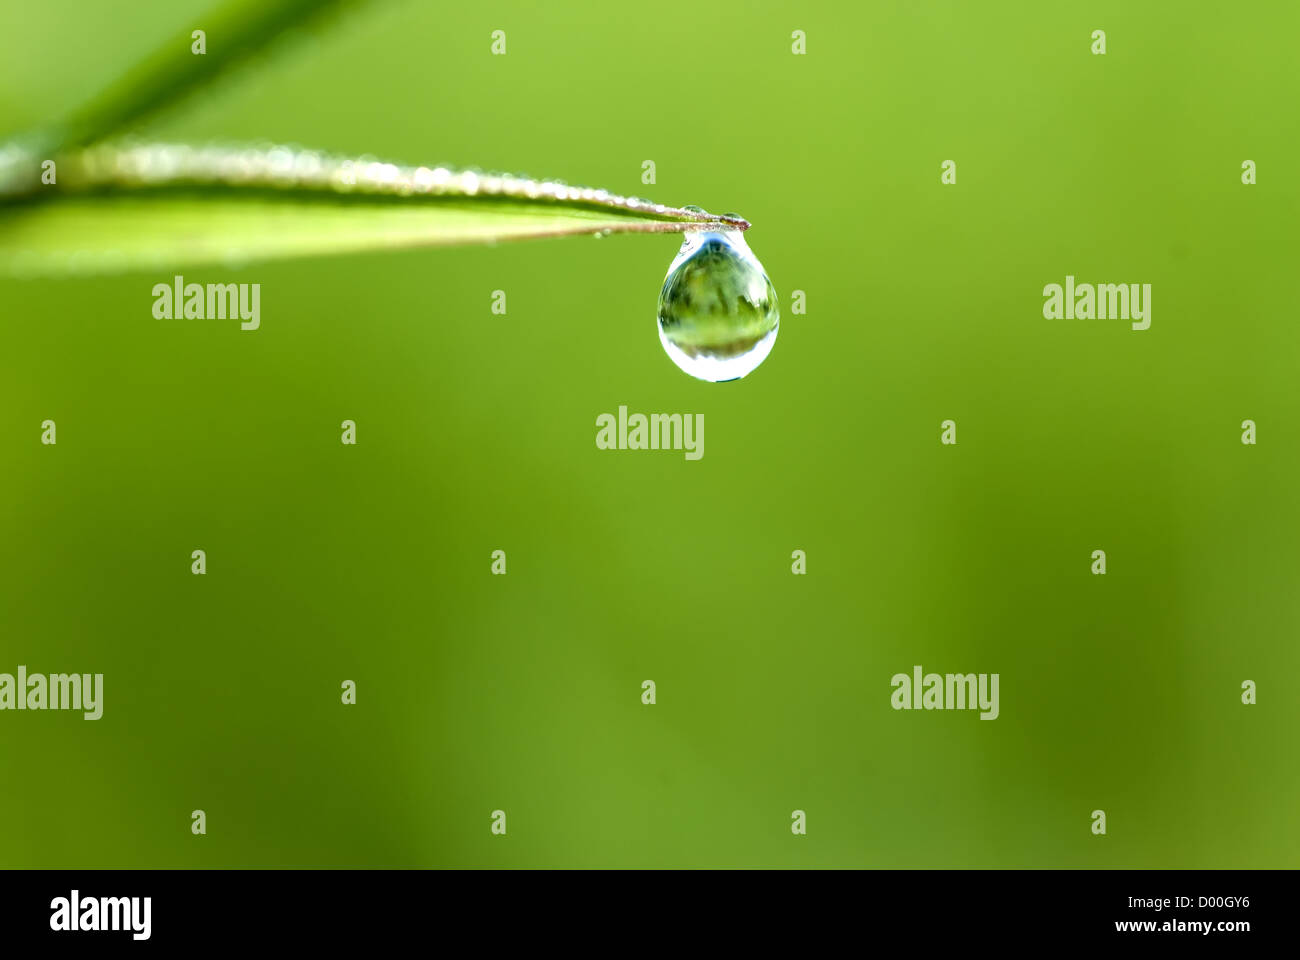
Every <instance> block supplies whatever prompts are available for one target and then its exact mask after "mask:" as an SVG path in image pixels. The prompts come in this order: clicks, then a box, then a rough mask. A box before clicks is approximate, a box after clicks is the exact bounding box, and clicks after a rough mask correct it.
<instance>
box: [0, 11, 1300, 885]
mask: <svg viewBox="0 0 1300 960" xmlns="http://www.w3.org/2000/svg"><path fill="white" fill-rule="evenodd" d="M206 7H207V4H206V3H205V2H195V0H133V2H132V3H131V4H130V5H128V6H127V7H118V6H115V5H111V4H100V3H90V2H68V0H50V2H46V3H43V4H38V5H33V4H30V3H20V2H16V0H4V2H3V3H0V37H2V38H3V40H2V41H0V44H2V45H3V50H4V56H3V57H0V118H2V119H3V124H2V125H3V127H4V128H5V132H13V131H15V130H19V129H24V128H28V127H31V126H35V125H39V124H41V123H43V122H47V121H49V120H51V119H54V118H58V117H61V116H63V115H65V114H66V113H68V111H69V110H70V109H72V108H73V107H75V106H77V105H79V104H80V103H82V102H84V101H85V100H86V99H87V98H88V97H89V96H91V95H92V94H93V93H94V92H95V91H96V90H98V89H99V88H101V87H102V86H103V85H104V84H106V83H107V82H108V81H110V80H111V79H113V78H114V77H116V76H117V75H119V74H120V73H121V72H122V71H123V70H124V69H125V68H126V67H127V66H128V65H129V64H131V63H132V62H134V61H135V60H136V59H138V58H139V57H140V56H142V55H143V54H144V53H146V52H148V51H149V50H151V49H152V48H153V47H154V46H155V45H157V44H158V43H159V42H160V41H162V40H163V39H165V38H166V37H168V36H171V35H174V34H175V33H176V31H177V30H183V31H188V30H189V29H190V28H191V26H193V27H202V25H203V13H204V11H205V9H206ZM495 29H502V30H505V31H506V33H507V38H508V53H507V55H506V56H504V57H493V56H491V55H490V54H489V47H490V42H491V41H490V34H491V31H493V30H495ZM795 29H802V30H804V31H806V33H807V51H808V52H807V54H806V55H805V56H793V55H792V54H791V49H790V44H791V39H790V35H791V31H792V30H795ZM1094 29H1104V30H1106V32H1107V44H1108V53H1107V54H1106V56H1104V57H1100V56H1092V55H1091V54H1090V52H1089V47H1090V44H1091V40H1090V34H1091V32H1092V31H1093V30H1094ZM1298 32H1300V8H1298V7H1297V6H1296V5H1295V4H1294V3H1290V2H1277V3H1234V4H1228V3H1222V4H1219V3H1214V4H1210V3H1199V4H1198V3H1190V4H1179V5H1175V4H1169V3H1154V2H1151V3H1131V2H1112V3H1052V4H1044V3H1036V2H1035V3H1030V2H1024V3H1007V2H1002V3H995V4H968V3H957V2H952V3H934V2H916V3H905V2H889V3H880V2H872V3H869V4H857V3H849V2H844V3H821V4H800V5H797V6H796V5H786V4H760V3H735V2H731V3H708V4H704V3H698V2H691V0H669V2H662V3H655V4H642V5H639V6H637V7H622V6H611V7H609V8H602V7H599V6H596V5H592V4H588V3H577V2H573V0H568V2H565V3H547V4H534V3H531V2H518V3H479V4H461V5H451V4H433V3H417V2H411V0H395V2H390V3H387V4H382V5H380V6H378V7H376V8H373V9H371V10H368V11H366V12H364V13H361V14H356V15H351V16H348V17H347V18H346V19H345V20H344V21H343V22H342V23H341V24H339V25H338V26H337V27H336V28H335V29H333V30H332V31H330V32H328V33H325V34H321V35H319V36H312V37H309V38H308V39H306V40H305V41H304V42H303V43H301V44H299V45H297V46H294V47H292V48H290V49H287V50H285V51H284V52H283V54H282V55H280V56H278V57H276V58H275V59H274V60H272V61H269V62H267V63H264V64H261V65H259V66H258V67H257V68H256V69H254V70H252V71H250V72H245V73H241V74H239V75H237V76H233V77H231V78H229V80H228V82H226V83H224V84H223V85H221V86H220V87H219V88H214V89H213V90H211V91H210V92H209V93H206V94H204V95H203V96H202V97H201V98H200V99H198V100H195V101H190V102H187V103H186V105H185V106H184V108H183V109H182V110H181V111H180V112H179V113H178V114H175V115H172V116H170V117H168V118H166V119H165V120H164V121H162V122H161V123H159V124H158V125H156V126H155V127H153V128H151V132H152V133H154V134H156V135H158V136H159V137H165V138H174V139H182V138H184V139H196V140H207V139H219V140H261V139H268V138H269V139H274V140H277V141H282V142H296V143H301V144H304V145H308V146H312V147H318V148H322V149H328V150H333V151H339V152H349V153H365V152H369V153H373V154H376V155H378V156H380V157H384V158H387V159H393V160H398V161H403V162H414V163H421V162H424V163H433V162H449V163H455V164H462V165H478V166H481V167H483V168H486V169H499V170H511V171H518V172H527V173H529V174H531V175H534V176H555V177H561V178H564V179H566V180H568V181H569V182H573V183H585V184H593V185H597V186H604V187H608V188H610V189H612V190H617V191H621V192H629V193H634V194H645V195H647V196H650V197H651V198H653V199H655V200H658V201H662V202H667V203H698V204H701V205H703V206H705V207H706V208H708V209H711V210H738V211H740V212H741V213H743V214H744V215H745V216H746V217H748V218H749V219H750V220H751V221H752V222H753V223H754V227H753V229H752V230H751V231H750V233H749V241H750V244H751V245H752V246H753V248H754V251H755V252H756V254H757V255H758V256H759V257H760V258H761V259H762V260H763V262H764V264H765V265H766V267H767V269H768V272H769V274H770V275H771V277H772V279H773V281H774V283H775V285H776V288H777V290H778V291H779V293H780V295H781V298H782V304H783V316H782V324H781V333H780V337H779V339H778V342H777V344H776V348H775V350H774V351H773V353H772V356H771V357H770V358H769V359H768V360H767V362H766V363H765V364H764V365H763V366H762V367H761V368H759V369H758V370H757V371H756V372H755V373H754V374H752V375H751V376H750V377H749V378H747V379H745V380H743V381H739V382H736V383H729V384H719V385H713V384H707V383H701V382H696V381H694V380H691V379H690V378H688V377H687V376H685V375H684V374H682V373H681V372H679V371H678V370H677V369H676V368H675V367H674V366H673V365H672V363H671V362H670V361H669V360H668V358H667V357H666V356H665V355H664V353H663V350H662V349H661V347H660V345H659V343H658V338H657V334H656V330H655V323H654V310H655V297H656V295H657V293H658V290H659V287H660V284H661V282H662V280H663V272H664V270H665V268H666V267H667V264H668V262H669V261H670V260H671V259H672V257H673V254H674V253H675V251H676V247H677V240H675V239H674V238H672V237H662V236H658V237H612V238H608V239H602V240H600V241H599V242H597V241H595V240H591V239H589V238H581V239H569V240H551V241H538V242H529V243H522V244H516V245H509V246H501V247H496V248H487V247H483V248H463V249H449V250H436V251H411V252H403V253H398V254H390V255H382V254H376V255H365V256H352V257H341V258H335V259H323V260H317V261H299V262H287V263H271V264H261V265H252V266H249V267H247V268H244V269H242V270H238V271H233V270H190V271H182V272H184V273H185V274H186V276H187V279H190V280H194V281H198V282H209V281H223V282H258V283H261V285H262V328H261V329H260V330H259V331H257V332H256V333H243V332H241V331H240V330H239V329H238V325H237V323H233V322H222V321H193V320H191V321H183V320H178V321H165V320H162V321H160V320H155V319H154V318H153V316H152V314H151V307H152V296H151V293H150V290H151V287H152V285H153V284H154V283H156V282H159V281H162V280H166V279H167V277H165V276H154V275H152V274H150V275H143V274H133V275H125V276H119V277H112V278H107V279H79V280H74V281H63V282H52V281H34V280H28V281H18V280H4V281H0V311H2V313H0V317H2V319H0V671H4V672H10V673H12V672H13V671H14V669H15V668H16V666H17V664H19V663H23V664H26V666H27V667H28V670H29V671H32V672H44V673H50V672H63V671H78V672H83V671H84V672H101V673H103V674H104V675H105V688H106V693H105V710H104V716H103V718H102V719H101V720H99V721H97V722H93V723H92V722H86V721H84V720H82V719H81V718H80V716H79V715H75V714H71V713H56V712H44V713H39V712H38V713H31V712H24V713H9V712H5V713H4V714H0V772H2V777H0V779H2V784H3V789H0V824H3V832H4V840H3V843H2V844H0V865H4V866H19V867H37V866H57V867H137V866H138V867H235V866H256V867H281V866H322V867H332V866H339V867H343V866H383V867H416V866H421V867H423V866H439V867H444V866H445V867H490V866H515V867H550V866H561V867H578V866H604V867H624V866H628V867H630V866H639V867H669V866H699V867H737V866H738V867H769V866H771V867H776V866H822V867H827V866H834V867H840V866H866V867H875V866H880V867H897V866H904V867H906V866H919V867H938V866H956V867H965V866H971V867H1025V866H1028V867H1058V866H1060V867H1067V866H1070V867H1102V866H1124V867H1295V866H1298V865H1300V816H1298V814H1297V801H1296V797H1297V795H1298V794H1300V768H1298V765H1297V764H1298V761H1297V749H1296V733H1297V729H1298V728H1300V697H1298V696H1297V691H1296V676H1297V673H1298V672H1300V654H1298V653H1297V637H1298V636H1300V590H1297V576H1298V575H1300V561H1298V560H1297V556H1296V539H1297V538H1296V531H1297V526H1298V524H1300V503H1298V502H1297V498H1296V485H1295V478H1296V475H1297V468H1300V454H1298V451H1300V420H1298V419H1297V414H1300V407H1298V405H1297V402H1296V376H1295V370H1296V365H1297V361H1298V360H1300V356H1298V348H1300V334H1298V333H1297V326H1296V322H1295V313H1296V299H1295V294H1294V277H1295V265H1296V254H1297V243H1296V223H1297V213H1298V210H1297V206H1298V205H1297V186H1296V184H1297V163H1298V161H1300V137H1298V136H1297V126H1296V122H1295V119H1296V99H1297V97H1296V95H1297V92H1298V89H1300V81H1298V80H1297V73H1296V67H1295V52H1294V50H1295V37H1296V36H1297V33H1298ZM208 42H209V45H210V47H211V45H212V44H214V43H218V42H220V38H219V37H211V36H210V37H209V38H208ZM647 159H651V160H654V161H655V163H656V165H657V174H658V182H657V184H656V185H654V186H653V187H650V186H643V185H642V184H641V180H640V175H641V169H642V168H641V164H642V161H644V160H647ZM947 159H951V160H954V161H956V163H957V168H958V182H957V185H955V186H941V184H940V164H941V162H942V161H944V160H947ZM1245 159H1252V160H1254V161H1256V163H1257V164H1258V170H1259V174H1258V176H1259V183H1258V185H1256V186H1251V187H1247V186H1243V185H1242V184H1241V182H1240V170H1241V163H1242V161H1243V160H1245ZM1067 273H1071V274H1074V275H1075V276H1076V277H1077V278H1078V279H1079V280H1080V281H1081V282H1084V281H1091V282H1143V283H1151V284H1152V285H1153V297H1152V300H1153V313H1152V324H1151V328H1150V329H1149V330H1147V331H1145V332H1135V331H1132V330H1130V329H1129V325H1128V324H1127V323H1126V322H1124V321H1112V320H1106V321H1102V320H1091V321H1088V320H1075V321H1049V320H1045V319H1044V318H1043V316H1042V295H1041V290H1042V287H1043V285H1044V284H1046V283H1051V282H1056V283H1061V282H1063V281H1064V277H1065V275H1066V274H1067ZM497 289H501V290H505V291H506V292H507V296H508V313H507V315H505V316H496V315H493V314H492V313H491V311H490V298H491V294H492V291H493V290H497ZM793 289H801V290H804V291H806V292H807V304H808V312H807V315H805V316H794V315H791V313H790V311H789V302H790V301H789V297H790V291H791V290H793ZM619 404H627V405H628V406H629V407H630V408H631V409H632V410H633V411H641V412H645V413H651V412H690V413H703V414H704V416H705V422H706V431H705V456H704V458H703V459H702V460H700V461H699V462H688V461H686V460H685V459H684V458H683V457H682V455H681V454H680V453H673V452H639V453H633V452H609V451H601V450H598V449H597V448H596V446H595V443H594V438H595V432H596V431H595V419H596V417H597V415H598V414H600V413H603V412H616V411H617V408H618V406H619ZM46 418H52V419H54V420H56V421H57V423H58V444H57V446H55V447H45V446H42V445H41V444H40V442H39V437H40V423H41V421H42V420H44V419H46ZM345 418H350V419H354V420H355V421H356V422H357V424H358V443H357V445H356V446H355V447H347V446H343V445H342V444H340V442H339V424H340V422H341V421H342V420H344V419H345ZM948 418H952V419H954V420H956V421H957V424H958V439H959V442H958V444H957V446H955V447H945V446H941V445H940V443H939V433H940V428H939V425H940V422H941V421H942V420H944V419H948ZM1246 418H1251V419H1254V420H1255V421H1256V422H1257V424H1258V429H1259V443H1258V444H1257V445H1256V446H1245V445H1243V444H1242V443H1241V442H1240V433H1241V431H1240V424H1241V421H1242V420H1243V419H1246ZM197 548H201V549H204V550H206V551H207V556H208V574H207V575H206V576H205V577H196V576H192V575H191V574H190V552H191V551H192V550H194V549H197ZM498 548H499V549H504V550H505V551H506V552H507V556H508V571H509V572H508V574H507V575H506V576H505V577H494V576H491V575H490V574H489V566H490V554H491V552H492V551H493V550H495V549H498ZM794 549H803V550H805V551H807V556H808V573H807V575H806V576H803V577H798V576H792V575H791V570H790V556H791V551H792V550H794ZM1094 549H1104V550H1106V552H1107V555H1108V565H1109V572H1108V573H1107V575H1106V576H1104V577H1099V576H1092V575H1091V574H1090V572H1089V566H1090V562H1091V561H1090V554H1091V552H1092V551H1093V550H1094ZM917 663H919V664H922V665H923V666H924V667H925V668H926V670H927V671H929V670H936V671H939V672H966V671H971V672H986V673H993V672H996V673H999V674H1000V675H1001V691H1000V692H1001V716H1000V718H999V719H998V720H996V721H995V722H982V721H979V720H978V719H977V717H976V715H975V714H974V713H969V712H956V711H953V712H901V711H900V712H896V711H894V710H892V709H890V705H889V694H890V686H889V679H890V677H891V676H892V675H893V674H895V673H897V672H909V671H910V670H911V667H912V665H913V664H917ZM344 679H351V680H355V681H356V683H357V684H358V704H357V705H356V706H354V707H344V706H342V705H341V704H340V698H339V687H340V683H341V681H343V680H344ZM645 679H653V680H655V681H656V683H657V684H658V703H657V704H656V705H655V706H653V707H647V706H643V705H642V704H641V702H640V692H641V682H642V681H643V680H645ZM1246 679H1251V680H1254V681H1256V682H1257V683H1258V684H1259V702H1258V704H1257V705H1255V706H1243V705H1242V703H1241V702H1240V685H1241V682H1242V681H1243V680H1246ZM196 808H202V809H203V810H205V811H206V813H207V816H208V833H207V835H206V836H202V837H196V836H193V835H191V833H190V829H189V826H190V811H191V810H193V809H196ZM498 808H499V809H504V810H505V811H506V812H507V816H508V831H509V832H508V834H507V835H506V836H505V837H497V836H493V835H492V834H491V833H490V832H489V816H490V813H491V811H493V810H495V809H498ZM1097 808H1101V809H1104V810H1105V811H1106V813H1107V817H1108V835H1107V836H1105V837H1094V836H1093V835H1092V834H1091V832H1090V829H1089V827H1090V824H1091V821H1090V818H1089V815H1090V813H1091V811H1093V810H1094V809H1097ZM795 809H802V810H805V811H806V812H807V816H808V835H807V836H806V837H795V836H792V834H791V831H790V826H789V825H790V815H791V811H792V810H795Z"/></svg>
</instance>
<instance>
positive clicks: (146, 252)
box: [0, 144, 749, 276]
mask: <svg viewBox="0 0 1300 960" xmlns="http://www.w3.org/2000/svg"><path fill="white" fill-rule="evenodd" d="M58 171H59V175H58V179H57V182H56V183H54V184H49V185H45V186H43V187H39V191H40V192H38V193H34V194H33V193H32V192H30V191H26V190H20V191H17V192H16V193H14V194H12V195H10V196H9V197H8V198H4V199H0V272H4V273H8V274H11V275H16V276H40V275H60V274H64V275H67V274H74V275H75V274H90V273H103V272H117V271H123V270H162V269H170V268H172V267H180V266H197V265H205V264H223V265H229V264H242V263H247V262H251V261H257V260H265V259H275V258H285V257H304V256H319V255H322V254H330V253H347V252H355V251H361V250H378V249H399V248H405V247H418V246H446V245H452V244H465V243H493V242H497V241H504V240H519V239H529V238H543V237H561V236H574V235H581V234H587V235H593V234H595V235H607V234H612V233H670V232H685V231H690V230H746V229H748V227H749V224H748V222H747V221H745V220H744V219H742V218H740V217H737V216H734V215H727V216H718V215H715V214H710V213H706V212H705V211H703V210H699V209H697V208H683V207H671V206H666V205H664V204H659V203H654V202H652V201H649V200H642V199H639V198H635V197H625V196H620V195H617V194H613V193H610V192H609V191H606V190H598V189H593V188H589V187H573V186H569V185H567V184H564V183H561V182H558V181H553V180H532V179H529V178H524V177H515V176H511V175H508V174H484V173H478V172H476V171H472V170H452V169H449V168H445V167H408V166H398V165H396V164H391V163H382V162H380V161H377V160H374V159H373V158H369V157H362V158H347V157H337V156H330V155H326V154H321V153H318V152H316V151H310V150H294V149H291V148H288V147H252V148H231V147H206V148H198V147H191V146H188V145H184V144H142V145H123V146H120V147H119V146H112V145H107V144H100V145H98V146H95V147H91V148H90V149H87V150H80V151H74V152H72V153H70V154H68V155H66V156H64V157H63V158H62V159H60V161H59V163H58ZM27 178H34V179H35V180H36V182H37V183H39V171H38V169H37V168H35V167H32V168H31V169H29V170H28V171H27V173H26V174H25V176H24V180H26V179H27Z"/></svg>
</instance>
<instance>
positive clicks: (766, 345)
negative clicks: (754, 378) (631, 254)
mask: <svg viewBox="0 0 1300 960" xmlns="http://www.w3.org/2000/svg"><path fill="white" fill-rule="evenodd" d="M780 319H781V311H780V309H779V308H778V307H777V303H776V290H775V289H773V287H772V281H771V280H769V279H767V274H766V273H765V272H764V271H763V265H762V264H761V263H759V262H758V258H757V257H755V256H754V252H753V251H752V250H750V249H749V244H748V243H746V242H745V238H744V236H743V235H742V234H741V233H740V232H739V231H735V230H726V231H720V232H714V231H699V232H696V233H688V234H686V238H685V239H684V240H683V241H682V247H681V249H680V250H678V251H677V256H676V258H675V259H674V260H673V262H672V263H671V264H670V265H669V267H668V276H667V277H665V278H664V286H663V289H662V290H661V291H660V292H659V341H660V342H661V343H662V344H663V345H664V350H666V351H667V353H668V356H669V357H670V358H672V361H673V363H675V364H677V366H679V367H680V368H681V369H682V370H683V371H685V372H686V373H689V374H690V375H691V376H692V377H695V378H697V379H699V380H710V381H713V382H715V383H716V382H720V381H723V380H739V379H740V378H741V377H743V376H745V375H746V374H748V373H750V372H752V371H753V370H754V368H756V367H757V366H758V365H759V364H760V363H762V362H763V361H764V360H766V359H767V355H768V354H769V353H771V352H772V345H773V344H774V343H776V333H777V327H778V325H779V321H780Z"/></svg>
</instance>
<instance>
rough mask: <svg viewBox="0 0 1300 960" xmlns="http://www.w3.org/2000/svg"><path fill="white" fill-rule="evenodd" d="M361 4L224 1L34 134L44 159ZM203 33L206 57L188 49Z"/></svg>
mask: <svg viewBox="0 0 1300 960" xmlns="http://www.w3.org/2000/svg"><path fill="white" fill-rule="evenodd" d="M365 2H367V0H226V2H225V3H222V4H220V5H218V6H217V7H216V8H215V9H213V10H212V11H211V12H210V13H208V14H207V15H205V16H203V17H201V18H200V19H199V20H197V21H195V22H194V23H192V24H188V25H185V26H184V27H183V28H180V29H178V30H177V32H176V34H175V35H174V36H173V37H172V38H171V39H169V40H168V41H167V42H165V43H163V44H162V45H161V46H159V47H158V48H157V49H156V50H155V51H154V52H153V53H152V54H151V55H150V56H148V57H146V58H145V59H144V60H142V61H140V62H139V63H137V64H136V65H135V66H134V67H133V68H132V69H131V70H130V71H128V72H127V73H126V74H125V75H124V76H123V77H122V78H121V79H119V80H118V81H116V82H115V83H113V84H111V85H110V86H108V87H107V88H105V89H104V91H103V92H102V93H101V94H100V95H99V96H98V97H96V98H95V99H94V100H92V101H91V102H90V103H88V104H86V105H85V106H84V107H83V108H82V109H80V110H78V111H77V112H76V113H74V114H73V115H72V116H71V117H70V118H69V119H68V120H67V121H66V122H64V123H63V124H61V125H59V126H57V127H54V128H52V129H49V130H46V131H42V132H40V133H38V134H36V135H34V136H33V137H32V138H31V140H32V142H33V143H35V144H38V145H39V150H40V152H42V153H43V154H44V155H46V156H49V155H50V154H52V153H54V152H58V151H64V150H68V149H70V148H74V147H80V146H86V145H88V144H91V143H94V142H96V141H99V140H103V139H106V138H108V137H116V136H120V135H122V134H124V133H126V132H128V131H129V130H130V129H131V128H132V127H134V126H135V125H136V124H139V123H141V122H142V121H144V120H146V119H148V118H149V117H151V116H152V115H154V114H156V113H157V112H158V111H160V110H161V109H162V108H164V107H167V106H169V105H171V104H173V103H174V102H177V101H179V100H181V99H182V98H184V97H185V96H186V95H188V94H190V93H192V92H194V91H195V90H197V89H198V88H200V87H202V86H204V85H206V84H207V83H209V82H211V81H212V80H213V79H215V78H216V77H218V76H220V75H221V74H223V73H226V72H228V71H229V70H230V69H232V68H233V67H235V66H237V65H239V64H240V63H242V62H244V61H246V60H247V59H248V58H249V56H250V55H251V54H254V53H257V52H258V51H260V50H262V49H263V48H265V47H267V46H268V45H270V44H272V43H274V42H275V41H277V40H280V39H281V38H283V37H284V36H285V35H286V34H289V33H292V32H297V31H299V30H301V29H304V28H306V27H308V26H310V25H312V24H314V23H317V22H318V21H320V20H321V19H322V18H323V17H324V15H325V14H328V13H331V12H335V11H338V10H341V8H343V7H346V6H359V5H360V4H362V3H365ZM195 29H202V30H203V31H204V32H205V34H206V43H207V48H206V50H207V52H206V53H203V54H201V55H200V54H195V53H193V52H191V44H192V40H191V33H192V31H193V30H195Z"/></svg>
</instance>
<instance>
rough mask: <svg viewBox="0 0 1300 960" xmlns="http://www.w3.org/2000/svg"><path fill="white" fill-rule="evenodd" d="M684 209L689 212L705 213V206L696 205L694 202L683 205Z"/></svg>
mask: <svg viewBox="0 0 1300 960" xmlns="http://www.w3.org/2000/svg"><path fill="white" fill-rule="evenodd" d="M682 209H683V210H685V211H686V212H687V213H703V212H704V208H703V207H697V206H696V205H695V204H693V203H688V204H686V206H684V207H682Z"/></svg>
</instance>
